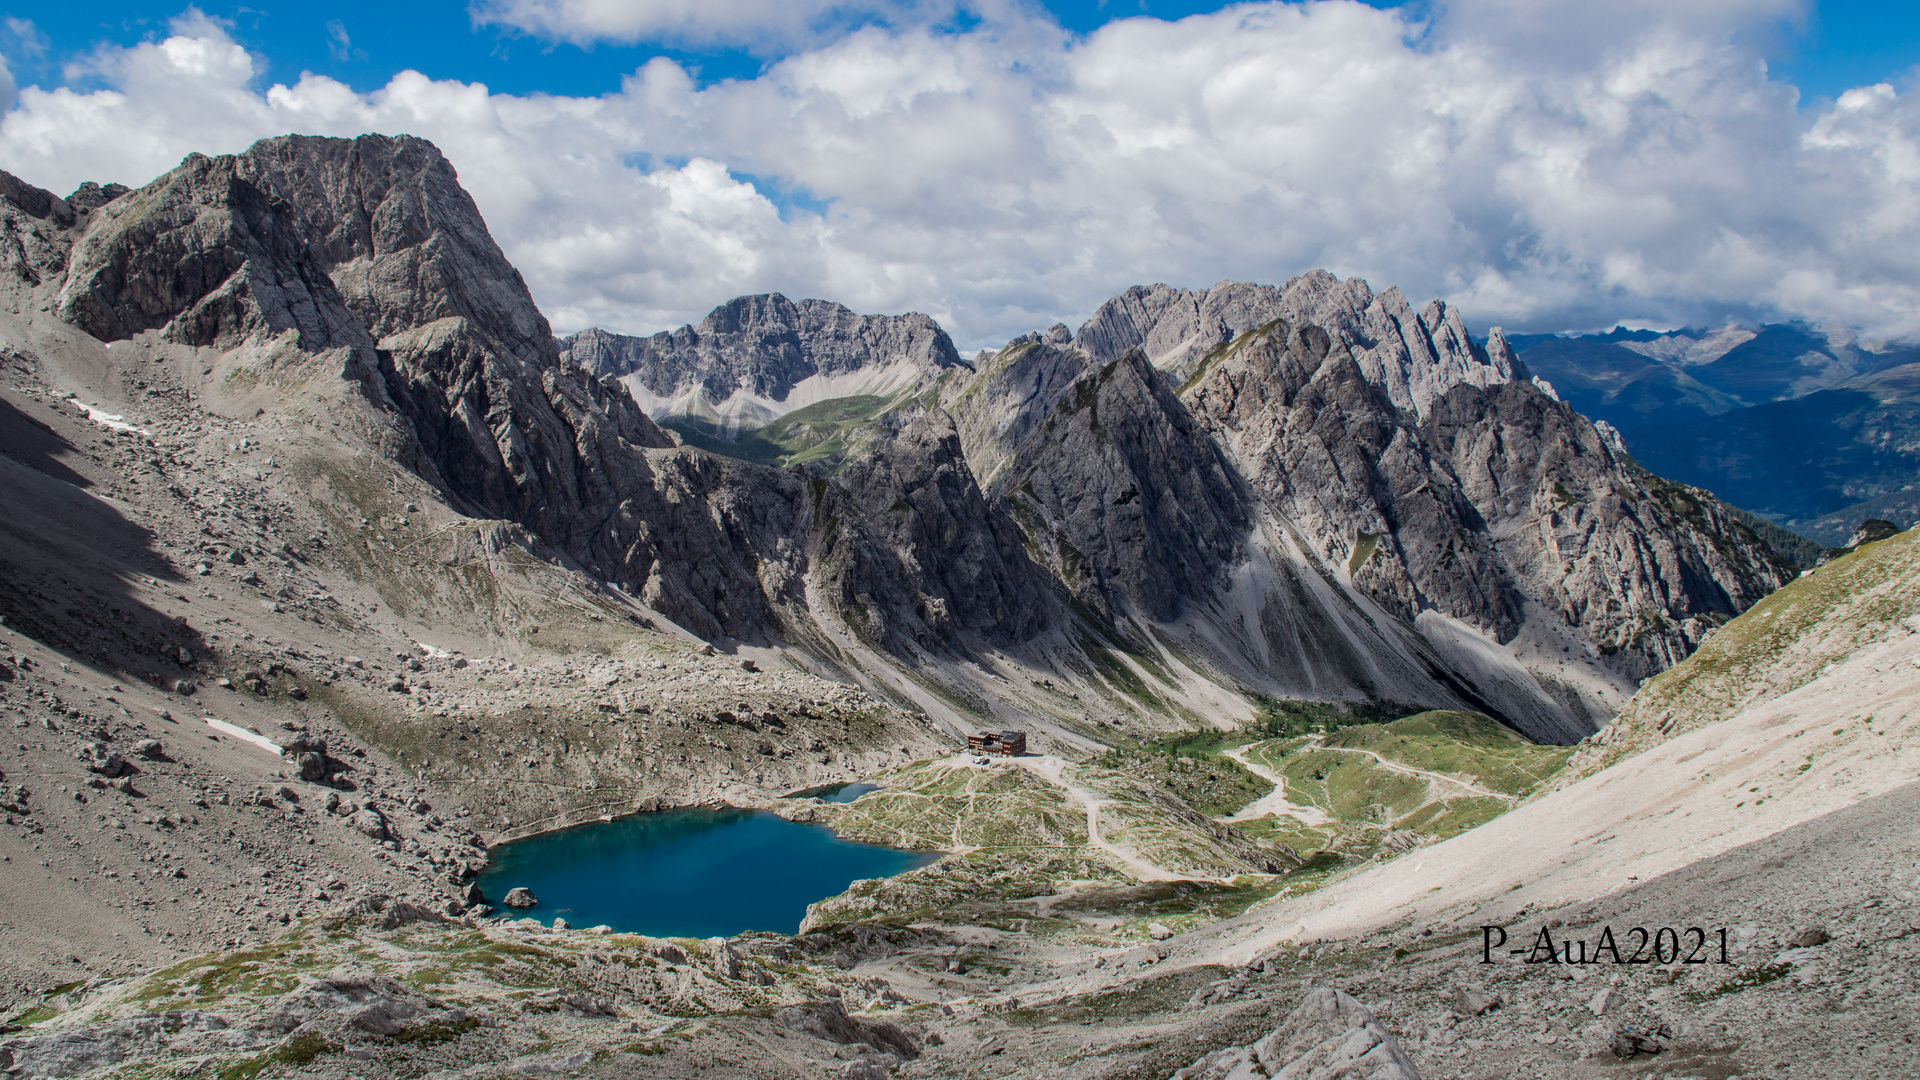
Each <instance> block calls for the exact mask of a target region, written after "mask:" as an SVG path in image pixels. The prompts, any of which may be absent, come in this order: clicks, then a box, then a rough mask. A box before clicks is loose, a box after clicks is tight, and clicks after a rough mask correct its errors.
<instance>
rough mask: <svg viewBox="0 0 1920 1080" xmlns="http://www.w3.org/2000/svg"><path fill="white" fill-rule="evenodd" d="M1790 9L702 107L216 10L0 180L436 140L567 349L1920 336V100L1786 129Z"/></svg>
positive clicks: (693, 97) (905, 79)
mask: <svg viewBox="0 0 1920 1080" xmlns="http://www.w3.org/2000/svg"><path fill="white" fill-rule="evenodd" d="M1669 8H1672V9H1675V10H1674V11H1671V12H1670V11H1668V9H1669ZM1540 9H1546V14H1545V15H1540V16H1536V15H1535V14H1533V13H1534V12H1535V11H1537V10H1540ZM556 10H558V9H556ZM568 10H575V9H571V8H570V9H568ZM587 10H588V9H587V8H584V7H582V8H579V9H577V11H576V15H578V13H579V12H585V11H587ZM593 10H599V9H593ZM607 10H608V11H611V10H612V8H611V7H609V8H608V9H607ZM633 10H640V9H633ZM646 10H680V9H668V8H662V9H646ZM686 10H692V9H690V8H689V9H686ZM740 10H745V9H740ZM808 10H825V9H824V8H822V9H808ZM1008 10H1009V11H1015V9H1011V8H1009V9H1008ZM1801 11H1802V5H1800V4H1799V3H1798V2H1797V0H1717V2H1703V3H1700V4H1671V3H1669V2H1665V0H1662V2H1655V0H1622V2H1621V3H1617V4H1614V5H1611V6H1602V5H1596V4H1581V3H1554V4H1544V3H1541V2H1538V0H1529V2H1528V3H1525V4H1522V3H1520V0H1456V2H1455V3H1453V4H1451V5H1449V6H1446V7H1444V8H1440V9H1438V10H1437V13H1436V14H1434V15H1432V16H1431V17H1430V18H1431V21H1430V22H1428V23H1415V22H1410V21H1408V19H1407V18H1406V17H1405V16H1403V15H1402V14H1400V13H1397V12H1384V11H1378V10H1375V9H1372V8H1368V7H1364V6H1362V5H1359V4H1356V3H1348V2H1344V0H1330V2H1320V3H1306V4H1248V5H1243V6H1240V7H1237V8H1232V9H1228V10H1225V11H1222V12H1218V13H1215V14H1212V15H1206V16H1196V17H1193V18H1189V19H1185V20H1182V21H1180V22H1177V23H1171V24H1169V23H1166V22H1161V21H1157V20H1151V19H1132V20H1126V21H1121V22H1117V23H1113V24H1109V25H1108V26H1106V27H1105V28H1103V29H1102V30H1100V31H1098V32H1097V33H1095V34H1092V35H1090V36H1088V37H1085V38H1077V37H1074V36H1072V35H1069V34H1067V33H1065V32H1063V31H1061V30H1060V29H1059V28H1058V27H1057V26H1054V25H1052V24H1051V23H1047V22H1043V21H1037V20H1035V19H1032V18H1027V17H1023V16H1020V15H1019V14H1018V13H1017V11H1015V13H1014V14H1007V15H1004V16H1003V17H999V18H996V19H993V20H990V21H988V22H986V23H983V24H981V25H980V26H978V27H976V28H975V29H973V30H970V31H968V32H965V33H941V32H936V31H934V30H930V29H927V28H925V27H924V26H920V25H905V24H903V25H901V26H897V27H883V26H868V27H865V28H863V29H859V30H855V31H851V32H845V33H841V34H839V36H837V37H835V38H833V39H832V40H831V41H828V42H826V43H824V44H821V45H819V46H818V47H815V48H811V49H808V50H805V51H802V52H799V53H796V54H794V55H792V56H789V57H787V58H786V59H784V60H781V61H779V62H777V63H775V64H773V65H771V66H770V67H769V68H768V69H767V71H766V72H765V74H763V75H762V76H760V77H759V78H756V79H751V80H740V81H727V82H721V83H717V84H714V85H711V86H707V87H705V88H701V87H698V86H696V85H695V83H694V82H693V81H692V79H691V78H689V76H688V75H687V73H686V72H684V71H682V70H681V69H680V68H679V67H677V66H675V65H674V64H672V63H671V62H668V61H666V60H655V61H653V62H651V63H649V64H648V65H647V66H645V67H644V68H642V69H641V70H639V71H637V72H635V73H634V74H633V75H632V76H631V77H629V78H628V79H627V81H626V83H625V85H624V86H623V87H622V89H621V90H620V91H619V92H617V93H613V94H608V95H606V96H604V97H599V98H561V97H547V96H533V97H513V96H508V95H499V94H489V93H487V92H486V91H485V89H484V88H483V87H480V86H477V85H469V84H462V83H458V82H448V81H441V82H435V81H432V80H429V79H427V78H425V77H424V76H421V75H418V74H416V73H411V72H409V73H405V74H402V75H401V76H398V77H396V78H395V79H394V80H393V81H392V82H391V83H390V84H388V85H387V86H386V87H384V88H382V89H380V90H378V91H375V92H373V93H368V94H361V93H356V92H354V91H353V90H351V89H350V88H348V87H346V86H344V85H342V84H340V83H336V82H333V81H331V80H328V79H324V78H317V77H312V76H309V77H306V78H303V79H302V80H301V81H300V82H298V83H296V84H294V85H291V86H284V85H283V86H274V87H271V88H268V89H266V90H264V91H261V90H258V89H257V88H255V87H254V85H253V80H254V79H255V71H256V70H257V68H256V65H255V63H254V61H253V60H252V59H251V58H249V57H248V56H247V54H246V53H245V51H244V50H243V49H240V48H239V47H238V46H237V45H235V44H234V43H233V42H232V41H231V40H229V39H228V38H227V37H226V35H225V33H224V32H223V31H222V30H221V29H220V28H219V27H218V26H216V25H213V24H210V23H205V22H204V21H203V22H202V23H199V24H196V25H194V26H192V27H183V28H180V29H179V30H178V31H177V32H176V34H175V36H174V37H172V38H170V39H168V40H166V41H163V42H158V43H149V44H142V45H137V46H133V47H131V48H127V49H119V50H112V51H110V52H106V53H102V54H100V55H99V56H98V57H97V58H96V63H97V64H98V66H99V71H100V72H101V75H100V77H101V78H102V79H104V81H105V82H106V83H107V84H108V85H109V86H111V89H108V90H99V91H93V92H89V93H76V92H73V91H70V90H65V89H54V90H44V89H40V88H37V87H28V88H26V89H24V90H22V91H20V94H19V102H18V104H17V106H16V107H15V108H14V109H13V110H12V111H10V112H8V113H7V114H6V116H5V118H4V120H0V167H4V168H7V169H8V170H10V171H13V172H16V173H18V174H20V175H21V176H23V177H25V178H26V179H28V180H30V181H32V182H35V183H40V184H43V185H48V186H53V187H56V188H60V189H61V190H68V189H70V188H71V187H72V186H73V185H75V184H77V183H78V182H79V181H81V180H87V179H95V180H101V181H107V180H118V181H121V182H125V183H138V182H141V181H144V180H146V179H148V178H150V177H152V176H154V175H156V174H157V173H159V172H161V171H163V170H164V169H166V168H168V167H170V166H171V165H173V164H174V163H176V162H177V161H178V160H179V159H180V158H181V157H182V156H183V155H185V154H186V153H187V152H189V151H193V150H199V151H203V152H209V153H218V152H231V151H235V150H239V149H242V148H244V147H245V146H246V145H247V144H248V143H249V142H251V141H252V140H253V139H255V138H258V137H262V136H266V135H272V134H279V133H283V132H286V131H303V132H311V133H316V134H334V135H353V134H358V133H361V132H365V131H375V130H378V131H386V132H389V133H392V132H400V131H406V132H412V133H415V134H419V135H422V136H425V137H427V138H431V139H433V140H434V141H435V142H436V143H438V144H439V145H440V146H441V148H442V149H443V150H444V151H445V152H446V153H447V155H448V157H449V158H450V159H452V161H453V162H454V164H455V166H456V167H457V168H459V170H460V172H461V176H462V179H463V181H464V182H465V183H466V184H467V186H468V187H469V189H470V190H472V191H473V193H474V196H475V198H476V200H477V201H478V202H479V204H480V206H481V209H482V210H483V211H484V212H485V213H486V215H487V219H488V222H489V225H490V227H491V228H492V229H493V231H494V234H495V236H496V237H497V238H498V239H499V240H500V242H501V245H502V246H503V247H504V248H505V249H506V250H507V253H508V255H509V256H510V257H511V258H513V259H514V261H515V262H516V263H517V264H518V265H519V266H520V267H521V269H522V270H523V271H524V272H525V274H526V276H527V280H528V282H529V284H530V285H531V286H532V288H533V290H534V294H535V296H536V297H537V298H538V299H539V301H540V302H541V304H542V305H543V307H544V309H545V310H546V311H547V313H548V315H549V316H550V317H551V318H552V319H553V321H554V323H555V326H556V328H558V329H561V330H563V331H564V330H571V329H577V328H579V327H581V326H584V325H587V324H590V323H597V324H600V325H603V326H608V327H611V328H615V329H621V330H627V331H651V330H655V329H660V328H664V327H668V326H671V325H676V324H678V323H680V322H683V321H689V320H697V319H698V318H699V317H700V316H701V315H703V314H704V313H705V312H706V310H707V309H709V308H711V307H712V306H713V305H715V304H717V303H719V302H721V301H723V300H725V299H727V298H729V297H731V296H734V295H737V294H740V293H744V292H754V291H763V290H768V289H778V290H781V291H784V292H787V293H789V294H790V295H796V296H823V297H829V298H833V299H837V300H841V301H843V302H845V303H847V304H849V305H851V306H853V307H855V308H857V309H859V310H863V311H903V310H908V309H917V310H922V311H927V312H929V313H930V314H933V315H934V316H935V317H936V318H939V319H941V320H942V322H944V323H945V324H946V325H948V327H949V328H950V329H952V330H953V331H954V333H955V336H956V338H957V339H959V340H960V342H961V343H962V344H963V346H974V345H983V344H991V343H997V342H998V341H1003V340H1005V338H1006V337H1008V336H1010V335H1011V334H1013V333H1017V332H1020V331H1024V330H1026V329H1030V328H1033V327H1036V326H1045V325H1047V324H1049V323H1051V322H1053V321H1054V320H1055V319H1064V320H1065V321H1067V322H1069V323H1075V322H1077V321H1078V320H1079V319H1081V318H1084V317H1085V316H1086V315H1087V314H1088V313H1089V312H1090V311H1091V310H1092V308H1093V307H1094V305H1096V304H1098V303H1099V302H1100V301H1101V300H1102V299H1104V298H1105V297H1107V296H1109V295H1112V294H1113V293H1114V292H1116V291H1118V290H1119V289H1121V288H1123V287H1125V286H1127V285H1129V284H1133V283H1138V282H1151V281H1169V282H1173V283H1176V284H1185V285H1206V284H1211V283H1212V282H1214V281H1216V280H1219V279H1222V278H1238V279H1242V280H1247V279H1251V280H1263V281H1280V280H1284V279H1285V278H1287V277H1289V276H1291V275H1292V274H1295V273H1299V272H1301V271H1304V270H1306V269H1309V268H1312V267H1314V266H1325V267H1327V268H1329V269H1332V270H1334V271H1335V272H1336V273H1339V274H1341V275H1343V276H1344V275H1350V274H1357V275H1361V276H1365V277H1367V278H1368V279H1369V280H1371V281H1373V282H1374V284H1375V285H1376V286H1378V287H1384V286H1385V285H1388V284H1399V285H1401V286H1402V287H1404V288H1405V289H1406V291H1407V292H1408V293H1409V294H1410V295H1412V296H1414V297H1415V299H1416V300H1419V299H1423V298H1424V297H1426V296H1431V295H1440V296H1445V297H1447V298H1449V299H1451V300H1454V301H1456V302H1459V303H1461V304H1462V305H1463V306H1464V307H1465V308H1466V310H1467V312H1468V314H1469V316H1470V317H1471V318H1472V320H1473V321H1474V323H1475V325H1476V326H1478V327H1482V328H1484V327H1485V326H1487V325H1490V324H1495V323H1505V324H1507V325H1508V326H1521V327H1525V328H1530V329H1544V328H1560V327H1567V326H1593V325H1602V324H1610V323H1611V322H1612V321H1613V320H1616V319H1625V320H1633V321H1640V322H1649V323H1657V324H1661V325H1678V324H1682V323H1686V322H1690V321H1691V322H1702V321H1718V320H1720V319H1723V318H1726V317H1729V316H1734V317H1743V318H1752V317H1762V318H1769V319H1777V318H1789V317H1798V318H1807V319H1812V320H1816V321H1821V320H1833V321H1841V322H1846V323H1849V324H1852V325H1857V326H1861V327H1864V328H1866V330H1867V331H1868V332H1869V334H1870V335H1873V336H1879V337H1887V336H1901V337H1913V336H1920V286H1917V285H1916V283H1920V104H1917V103H1916V101H1915V98H1914V95H1912V94H1907V95H1902V94H1901V93H1899V92H1897V91H1895V90H1894V89H1892V88H1891V87H1885V86H1881V87H1865V88H1860V89H1858V90H1855V91H1852V92H1850V93H1848V94H1846V95H1843V96H1842V97H1841V98H1840V99H1839V100H1838V101H1836V102H1834V103H1832V104H1831V105H1830V106H1826V107H1824V110H1823V111H1820V112H1817V113H1803V112H1802V111H1800V110H1799V109H1798V107H1797V94H1796V92H1795V91H1794V89H1793V88H1792V87H1790V86H1786V85H1783V84H1780V83H1776V82H1771V81H1769V80H1768V78H1767V74H1766V70H1765V65H1764V62H1763V59H1762V53H1761V52H1760V51H1759V49H1758V47H1757V46H1756V45H1754V44H1753V43H1752V42H1753V41H1755V40H1758V36H1759V35H1762V34H1763V33H1764V32H1766V31H1767V28H1769V27H1772V26H1777V25H1778V24H1779V23H1780V22H1781V20H1791V19H1792V18H1795V17H1797V16H1798V15H1799V14H1800V13H1801ZM1555 13H1558V15H1557V16H1556V14H1555ZM580 17H581V18H584V17H585V16H580ZM582 25H584V24H582ZM609 25H611V24H609ZM550 33H553V34H558V33H559V32H558V31H557V30H556V31H550ZM599 33H600V34H601V36H614V35H615V31H614V30H613V29H603V30H602V31H600V32H599ZM794 193H797V194H798V195H799V196H800V197H799V198H797V199H790V198H789V197H788V196H789V195H790V194H794ZM822 204H824V206H825V209H824V210H809V209H807V207H809V206H813V207H818V206H820V205H822Z"/></svg>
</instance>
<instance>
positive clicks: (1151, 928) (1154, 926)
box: [1147, 922, 1173, 941]
mask: <svg viewBox="0 0 1920 1080" xmlns="http://www.w3.org/2000/svg"><path fill="white" fill-rule="evenodd" d="M1147 934H1148V935H1149V936H1151V937H1152V938H1153V940H1155V941H1165V940H1167V939H1168V938H1170V937H1172V936H1173V930H1172V929H1171V928H1169V927H1168V926H1167V925H1166V924H1164V923H1157V922H1155V923H1148V924H1147Z"/></svg>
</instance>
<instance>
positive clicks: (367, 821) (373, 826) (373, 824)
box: [349, 806, 393, 840]
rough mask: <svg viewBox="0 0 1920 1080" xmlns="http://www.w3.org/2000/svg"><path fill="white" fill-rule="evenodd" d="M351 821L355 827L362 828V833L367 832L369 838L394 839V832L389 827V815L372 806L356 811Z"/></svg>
mask: <svg viewBox="0 0 1920 1080" xmlns="http://www.w3.org/2000/svg"><path fill="white" fill-rule="evenodd" d="M349 823H350V824H351V825H352V826H353V827H354V828H356V829H358V830H360V832H361V833H363V834H365V835H366V836H367V838H368V839H372V840H391V839H393V833H392V831H391V830H390V829H388V827H387V816H386V815H385V814H382V813H381V812H380V811H378V810H375V809H374V808H373V807H371V806H369V807H365V808H364V809H362V810H360V811H359V812H357V813H355V814H354V815H353V818H352V820H351V821H350V822H349Z"/></svg>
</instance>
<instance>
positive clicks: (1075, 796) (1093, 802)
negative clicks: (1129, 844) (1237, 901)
mask: <svg viewBox="0 0 1920 1080" xmlns="http://www.w3.org/2000/svg"><path fill="white" fill-rule="evenodd" d="M1012 760H1013V763H1014V764H1016V765H1019V766H1020V767H1021V768H1023V769H1026V770H1027V771H1028V772H1031V773H1033V774H1034V775H1036V776H1040V777H1042V778H1044V779H1046V780H1048V781H1049V782H1051V783H1053V784H1055V785H1057V786H1058V787H1059V788H1060V790H1062V791H1064V792H1066V793H1067V797H1068V798H1070V799H1072V800H1073V801H1074V802H1077V803H1079V804H1081V805H1082V806H1084V807H1086V808H1087V842H1088V843H1090V844H1092V845H1093V846H1094V847H1097V848H1099V849H1100V850H1101V851H1104V852H1106V853H1107V854H1109V855H1111V856H1113V857H1114V858H1116V859H1118V860H1120V861H1121V862H1122V863H1125V864H1126V866H1127V869H1129V870H1131V871H1133V874H1134V876H1135V877H1137V878H1139V879H1140V880H1142V881H1196V880H1203V879H1198V878H1192V877H1188V876H1186V875H1184V874H1175V873H1170V872H1169V871H1167V870H1165V869H1164V868H1162V867H1158V866H1155V865H1154V864H1152V863H1150V862H1148V861H1146V860H1145V859H1142V858H1141V857H1140V856H1138V855H1136V854H1134V853H1133V852H1131V851H1128V850H1127V849H1125V848H1123V847H1120V846H1119V845H1117V844H1114V843H1112V842H1110V841H1109V840H1108V839H1107V838H1106V837H1104V836H1102V835H1100V808H1101V807H1102V806H1105V805H1106V800H1105V799H1102V798H1100V797H1099V796H1097V795H1095V794H1094V793H1093V792H1091V791H1089V790H1087V789H1086V788H1083V787H1081V786H1080V785H1078V784H1075V783H1071V782H1069V781H1068V780H1067V779H1066V777H1065V776H1064V775H1062V774H1063V771H1064V770H1065V768H1066V762H1064V761H1062V760H1061V759H1059V758H1057V757H1052V756H1048V757H1040V758H1014V759H1012Z"/></svg>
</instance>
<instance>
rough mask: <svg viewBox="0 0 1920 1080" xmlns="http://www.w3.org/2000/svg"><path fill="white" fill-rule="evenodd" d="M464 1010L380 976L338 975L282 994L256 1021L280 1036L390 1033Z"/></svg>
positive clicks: (459, 1017) (455, 1019)
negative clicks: (349, 1031) (352, 1032)
mask: <svg viewBox="0 0 1920 1080" xmlns="http://www.w3.org/2000/svg"><path fill="white" fill-rule="evenodd" d="M466 1019H467V1014H466V1013H465V1012H464V1011H462V1010H460V1009H456V1008H452V1007H450V1006H448V1005H447V1004H445V1003H444V1002H441V1001H436V1000H435V999H433V998H430V997H427V996H425V995H424V994H420V993H417V992H415V991H413V990H410V989H408V988H407V987H406V986H405V985H404V984H402V983H400V982H398V981H396V980H394V979H390V978H386V977H384V976H369V975H360V974H339V975H334V976H330V977H328V978H322V979H314V980H311V981H309V982H307V983H305V984H304V985H302V986H300V987H298V988H297V989H295V990H292V991H290V992H288V993H287V994H285V995H283V996H282V997H281V998H280V999H279V1000H278V1001H276V1002H275V1003H274V1007H273V1010H272V1011H271V1012H269V1013H268V1014H267V1015H266V1016H265V1017H263V1018H262V1019H261V1021H260V1026H261V1027H263V1028H265V1029H266V1030H268V1031H271V1032H274V1033H276V1034H280V1035H287V1034H291V1033H293V1032H309V1033H314V1034H321V1033H345V1032H346V1031H348V1030H349V1029H352V1030H356V1031H359V1032H364V1033H366V1034H370V1035H384V1036H387V1037H392V1036H396V1035H399V1034H401V1033H403V1032H405V1031H407V1030H409V1029H411V1028H418V1027H423V1026H426V1025H429V1024H431V1025H435V1026H448V1025H452V1024H457V1023H461V1022H463V1021H465V1020H466Z"/></svg>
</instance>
